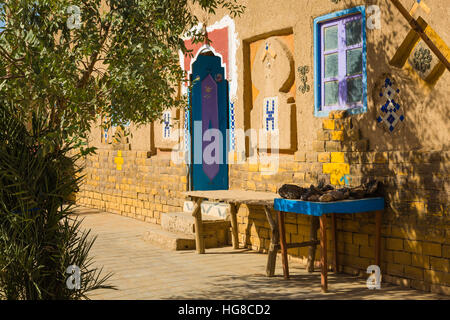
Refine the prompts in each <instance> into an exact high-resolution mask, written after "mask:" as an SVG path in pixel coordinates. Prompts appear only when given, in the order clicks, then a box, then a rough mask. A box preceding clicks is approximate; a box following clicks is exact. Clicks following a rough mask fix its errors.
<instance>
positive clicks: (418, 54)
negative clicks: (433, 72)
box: [413, 48, 433, 73]
mask: <svg viewBox="0 0 450 320" xmlns="http://www.w3.org/2000/svg"><path fill="white" fill-rule="evenodd" d="M432 60H433V57H432V56H431V52H430V49H428V48H419V49H418V50H416V51H415V52H414V58H413V67H414V69H416V70H417V71H419V72H422V73H425V72H427V70H429V69H430V67H431V61H432Z"/></svg>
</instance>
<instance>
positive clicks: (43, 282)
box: [0, 103, 113, 300]
mask: <svg viewBox="0 0 450 320" xmlns="http://www.w3.org/2000/svg"><path fill="white" fill-rule="evenodd" d="M73 150H74V144H73V143H72V142H71V141H70V139H68V137H63V136H60V135H59V134H58V133H55V131H52V130H50V129H49V126H48V117H46V112H45V110H35V111H33V114H32V121H31V123H28V124H25V123H23V121H21V119H20V116H18V115H17V113H16V112H15V109H14V107H13V106H11V105H7V104H4V103H3V104H2V103H0V300H1V299H83V298H88V297H87V293H88V292H90V291H92V290H95V289H100V288H113V287H112V286H110V285H107V284H106V281H107V280H108V279H109V277H110V276H111V274H108V275H106V276H102V277H101V276H100V275H101V273H102V270H99V269H97V268H94V267H93V261H92V259H91V258H90V257H89V250H90V249H91V247H92V245H93V243H94V241H95V237H90V236H89V231H83V230H82V229H81V227H80V224H81V221H79V220H77V219H76V218H74V216H73V215H72V213H73V205H72V204H70V203H67V201H65V200H66V199H68V198H69V196H70V195H71V194H73V193H74V192H76V191H77V190H78V184H79V183H80V179H82V176H80V170H81V169H80V168H79V167H78V166H77V161H78V160H79V157H80V155H79V154H75V153H74V152H72V151H73ZM71 265H76V266H78V267H79V268H80V271H81V288H80V289H79V290H72V289H70V288H68V286H67V285H66V281H67V278H68V277H69V276H70V275H69V274H67V273H66V270H67V268H68V267H69V266H71Z"/></svg>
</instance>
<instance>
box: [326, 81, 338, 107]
mask: <svg viewBox="0 0 450 320" xmlns="http://www.w3.org/2000/svg"><path fill="white" fill-rule="evenodd" d="M338 99H339V82H337V81H331V82H325V105H326V106H332V105H336V104H338Z"/></svg>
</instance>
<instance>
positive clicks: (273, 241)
mask: <svg viewBox="0 0 450 320" xmlns="http://www.w3.org/2000/svg"><path fill="white" fill-rule="evenodd" d="M264 212H265V213H266V217H267V221H269V225H270V231H271V237H270V248H269V254H268V256H267V266H266V276H268V277H273V276H274V275H275V265H276V262H277V253H278V247H279V244H280V232H279V229H278V228H279V227H278V226H279V223H278V215H275V221H274V220H273V218H272V214H271V212H270V209H269V208H268V207H267V206H264Z"/></svg>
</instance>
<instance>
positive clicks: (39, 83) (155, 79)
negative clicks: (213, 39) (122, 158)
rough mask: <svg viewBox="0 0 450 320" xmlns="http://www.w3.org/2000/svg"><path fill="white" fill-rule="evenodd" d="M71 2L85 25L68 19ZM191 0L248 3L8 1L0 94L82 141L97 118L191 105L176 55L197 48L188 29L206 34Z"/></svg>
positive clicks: (123, 119) (150, 116)
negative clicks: (181, 93)
mask: <svg viewBox="0 0 450 320" xmlns="http://www.w3.org/2000/svg"><path fill="white" fill-rule="evenodd" d="M70 6H77V7H78V8H79V9H80V22H81V23H80V25H79V26H76V27H73V24H72V25H68V20H70V21H72V22H73V21H74V20H73V19H74V16H73V14H74V12H73V11H70V10H68V8H69V7H70ZM192 6H196V7H197V8H199V9H201V10H203V12H206V13H207V14H211V13H214V12H215V11H216V10H217V9H218V8H225V9H227V10H228V11H229V12H230V14H231V15H232V16H236V15H240V14H241V13H242V12H243V9H244V8H243V6H241V5H240V4H239V3H238V1H237V0H191V1H188V0H103V1H101V0H9V1H8V2H6V3H4V4H3V8H2V10H1V11H0V21H3V22H6V25H5V27H4V29H3V31H2V33H1V35H0V99H2V100H4V101H6V102H7V103H9V104H12V105H14V106H15V107H16V108H17V112H18V113H20V114H21V115H22V116H23V117H25V118H27V117H28V118H29V117H30V114H31V113H30V110H33V109H36V108H38V107H44V108H45V110H47V112H48V117H49V119H50V126H51V127H52V128H55V129H56V132H59V133H60V135H61V137H62V138H63V139H68V137H73V136H74V137H76V138H78V144H79V145H80V146H81V145H82V144H85V142H86V141H87V135H88V132H89V130H90V128H91V125H92V124H93V123H94V121H96V120H98V118H99V117H102V118H107V119H110V120H111V123H110V124H112V125H123V124H124V123H127V122H129V121H132V122H133V123H135V124H137V125H141V124H145V123H149V122H152V121H154V120H156V119H158V118H159V117H160V115H161V113H162V111H163V110H165V109H167V108H169V107H182V106H185V104H186V101H185V100H184V99H179V97H177V86H178V85H179V82H180V81H181V80H182V79H184V74H183V71H182V69H181V67H180V63H179V56H178V53H179V51H181V52H183V53H189V52H188V50H187V49H186V47H185V45H184V41H183V40H182V39H183V37H184V36H189V37H192V38H193V39H194V41H202V39H203V31H202V30H197V29H195V28H194V27H195V26H196V25H198V23H199V22H201V21H200V19H199V17H198V16H196V15H195V14H194V13H193V10H192ZM84 151H86V152H89V151H92V150H89V149H87V150H84Z"/></svg>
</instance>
